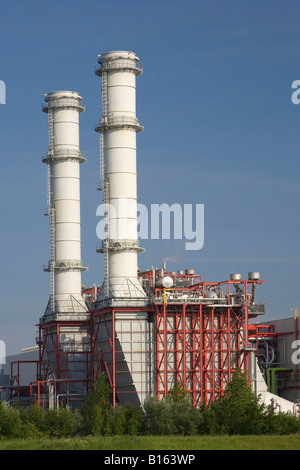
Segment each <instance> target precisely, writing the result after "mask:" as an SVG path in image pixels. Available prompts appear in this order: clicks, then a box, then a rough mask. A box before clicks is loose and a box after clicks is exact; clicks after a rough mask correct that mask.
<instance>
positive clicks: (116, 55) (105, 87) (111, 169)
mask: <svg viewBox="0 0 300 470" xmlns="http://www.w3.org/2000/svg"><path fill="white" fill-rule="evenodd" d="M138 62H139V59H138V57H137V56H136V55H135V54H134V53H133V52H127V51H113V52H107V53H105V54H102V55H100V56H99V58H98V63H99V64H100V66H99V67H98V68H97V69H96V72H95V73H96V75H98V76H101V77H102V117H101V119H100V121H99V123H98V124H97V126H96V128H95V130H96V131H97V132H99V133H100V162H101V176H102V190H103V194H104V197H103V199H104V203H105V206H106V208H107V210H106V222H107V227H106V228H107V230H106V232H105V238H104V240H103V242H102V248H101V249H100V250H99V251H100V252H102V253H104V256H105V262H104V284H103V289H102V292H101V294H100V298H99V300H101V299H102V300H103V299H108V298H109V299H113V302H114V303H116V302H119V303H120V302H121V303H122V302H123V303H125V304H126V303H128V300H130V304H131V305H133V304H132V302H133V301H134V302H135V304H136V305H143V303H144V302H145V299H146V294H145V292H144V290H143V289H142V287H141V284H140V282H139V280H138V277H137V267H138V263H137V254H138V252H139V251H143V249H142V248H140V247H139V242H138V239H137V177H136V133H137V132H139V131H141V130H142V129H143V127H142V126H141V125H140V124H139V122H138V119H137V117H136V76H137V75H140V74H141V73H142V70H141V69H140V68H138V67H137V63H138Z"/></svg>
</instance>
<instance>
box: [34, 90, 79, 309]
mask: <svg viewBox="0 0 300 470" xmlns="http://www.w3.org/2000/svg"><path fill="white" fill-rule="evenodd" d="M81 100H82V98H81V96H79V94H78V93H76V92H73V91H57V92H52V93H48V94H47V95H46V96H45V104H44V105H43V111H44V112H45V113H47V114H48V123H49V149H48V152H47V154H46V156H45V158H44V160H43V161H44V162H45V163H47V164H48V178H49V196H48V205H49V211H48V215H49V216H50V229H51V241H50V248H51V258H50V261H49V264H48V266H47V267H46V268H45V270H46V271H50V275H51V297H50V302H49V305H48V308H47V311H46V315H47V313H48V314H50V313H51V314H57V313H81V312H86V306H85V303H84V301H83V298H82V295H81V272H82V271H83V270H84V269H86V268H84V267H83V263H82V261H81V223H80V171H79V166H80V163H82V162H83V161H85V160H86V159H85V158H83V157H82V155H81V151H80V147H79V113H81V112H82V111H84V107H83V106H82V105H81V104H80V102H81Z"/></svg>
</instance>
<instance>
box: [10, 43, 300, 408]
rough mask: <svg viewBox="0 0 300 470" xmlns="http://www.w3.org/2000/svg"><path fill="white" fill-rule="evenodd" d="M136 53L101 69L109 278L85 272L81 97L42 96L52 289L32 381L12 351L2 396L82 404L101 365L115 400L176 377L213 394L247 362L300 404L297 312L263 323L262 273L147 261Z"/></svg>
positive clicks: (267, 391) (200, 397) (281, 401)
mask: <svg viewBox="0 0 300 470" xmlns="http://www.w3.org/2000/svg"><path fill="white" fill-rule="evenodd" d="M138 64H139V58H138V57H137V56H136V55H135V54H134V53H133V52H130V51H129V52H128V51H113V52H108V53H104V54H102V55H100V56H99V58H98V65H97V68H96V70H95V73H96V75H97V76H98V77H100V79H101V81H102V115H101V118H100V120H99V122H98V123H97V125H96V126H95V131H96V132H97V133H99V136H100V159H99V166H100V171H101V185H100V189H101V190H102V193H103V208H104V211H103V217H104V236H103V241H102V244H101V246H99V247H97V249H96V251H98V252H99V253H101V254H102V255H103V256H104V273H103V282H102V285H101V287H96V285H95V286H92V287H90V288H83V287H82V280H81V273H82V271H84V270H85V269H86V267H85V266H84V263H83V261H82V260H81V231H80V227H81V223H80V164H81V163H84V162H85V161H86V158H85V156H83V155H82V153H81V150H80V143H79V117H80V114H81V113H82V112H83V111H84V106H83V105H82V104H81V102H82V98H81V96H80V95H79V94H78V93H76V92H74V91H57V92H51V93H48V94H47V95H46V96H45V101H44V104H43V112H44V113H46V114H47V116H48V128H49V146H48V151H47V153H46V154H45V155H44V156H43V162H44V163H45V164H46V165H47V171H48V182H49V183H48V211H47V215H48V216H49V219H50V247H51V249H50V260H49V262H48V263H47V264H46V266H45V268H44V269H45V271H47V272H49V275H50V296H49V301H48V303H47V304H46V309H45V312H44V314H43V315H42V316H41V318H40V319H39V323H38V335H37V349H36V350H35V351H34V352H35V355H36V356H35V359H32V358H30V361H29V360H28V361H27V365H28V364H29V363H30V365H31V377H30V378H28V377H27V380H28V382H27V383H24V379H23V378H21V370H22V367H24V366H25V364H26V360H21V359H20V358H15V359H16V360H10V361H7V362H8V364H7V365H6V370H5V374H6V375H7V376H8V375H9V376H10V383H9V385H8V384H5V385H3V386H2V388H1V393H2V397H4V398H3V399H6V400H11V399H19V400H21V401H23V402H24V404H28V403H33V402H38V403H39V405H41V406H45V407H50V408H54V407H56V406H59V405H60V404H64V405H66V404H67V405H69V406H72V407H75V406H78V405H80V404H81V403H82V402H83V401H84V399H85V396H86V393H88V391H89V390H91V388H92V386H93V383H94V382H95V380H96V379H97V378H98V377H99V375H100V374H101V373H102V372H104V373H105V374H106V376H107V379H108V382H109V384H110V387H111V396H112V403H113V405H115V404H116V403H120V404H124V403H126V402H130V403H132V404H135V405H137V406H142V405H143V403H144V401H145V399H147V398H148V397H149V396H150V395H156V396H157V398H158V399H162V398H164V397H166V396H167V394H168V392H169V391H170V390H171V389H172V388H173V387H174V385H175V383H177V382H179V383H181V384H182V385H183V386H184V387H185V389H186V390H187V391H188V392H189V393H190V396H191V400H192V403H193V405H194V406H199V405H200V404H202V403H203V402H205V403H207V404H208V405H209V404H211V403H213V402H214V401H215V400H216V399H217V398H218V397H220V396H221V395H222V394H223V392H224V389H225V387H226V385H227V384H228V383H229V382H230V380H231V378H232V375H233V373H234V372H235V371H236V370H237V369H240V370H242V371H248V372H249V377H250V380H251V382H252V385H253V388H254V389H255V391H256V393H257V394H258V395H260V396H261V399H262V401H263V402H264V403H273V404H274V406H276V407H277V409H278V410H282V411H287V412H290V413H293V414H298V401H299V399H300V392H299V387H300V375H299V374H300V371H299V369H298V365H297V364H295V363H294V362H295V361H294V362H293V359H292V353H293V352H295V350H293V347H295V345H297V343H294V341H297V340H298V336H299V320H298V315H297V311H296V310H295V312H294V317H291V318H290V319H287V320H278V321H274V322H270V323H268V324H265V323H264V321H263V315H264V313H265V305H264V304H262V303H257V302H256V291H257V289H259V288H260V286H261V285H262V284H263V283H264V280H262V279H261V276H260V273H259V272H249V273H247V275H246V276H244V277H243V276H242V275H241V274H240V273H229V274H228V279H227V280H225V281H218V282H206V281H205V279H203V276H202V275H201V274H200V273H196V272H195V271H194V270H193V269H187V268H185V267H184V269H182V267H179V268H180V269H178V271H176V272H170V271H168V270H167V266H166V265H165V264H163V265H162V266H161V267H160V268H154V267H150V268H149V269H148V270H146V271H145V272H141V271H140V270H139V268H138V255H139V254H140V253H142V252H143V247H141V246H140V245H139V240H138V235H137V170H136V160H137V151H136V138H137V133H139V132H140V131H142V130H143V127H142V126H141V125H140V123H139V121H138V118H137V116H136V79H137V77H138V76H140V75H141V74H142V67H139V65H138ZM95 199H96V198H95ZM95 256H97V255H96V254H95ZM141 256H142V255H141ZM96 283H98V280H96ZM254 320H255V322H254ZM9 366H10V371H9Z"/></svg>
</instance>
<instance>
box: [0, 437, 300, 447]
mask: <svg viewBox="0 0 300 470" xmlns="http://www.w3.org/2000/svg"><path fill="white" fill-rule="evenodd" d="M0 450H104V451H107V450H109V451H111V450H127V451H128V450H148V451H155V450H168V451H173V450H174V451H177V450H195V451H196V450H300V435H289V436H286V435H285V436H265V435H264V436H252V435H251V436H187V437H185V436H146V437H145V436H143V437H141V436H114V437H102V436H100V437H92V436H89V437H85V438H82V437H74V438H68V439H15V440H14V439H11V440H7V441H5V440H2V441H0Z"/></svg>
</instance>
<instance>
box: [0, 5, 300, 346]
mask: <svg viewBox="0 0 300 470" xmlns="http://www.w3.org/2000/svg"><path fill="white" fill-rule="evenodd" d="M299 14H300V4H299V2H297V1H296V0H295V1H294V0H287V1H285V2H283V1H278V0H251V1H250V0H244V1H243V2H239V1H237V0H235V1H233V0H226V1H224V0H185V1H184V2H183V1H178V0H160V1H157V0H122V1H121V0H109V1H104V0H98V1H95V0H86V1H85V2H83V1H78V0H72V1H69V0H64V1H57V0H54V1H52V2H51V3H47V2H42V1H33V0H29V1H26V2H24V1H20V0H15V1H14V0H12V1H11V2H5V4H4V2H3V3H2V6H1V16H0V80H3V81H5V83H6V92H7V96H6V104H5V105H0V153H1V172H0V197H1V204H0V215H1V219H0V220H1V231H0V247H1V248H0V249H1V279H0V281H1V296H0V339H1V340H3V341H5V342H6V345H7V352H8V353H9V354H10V353H14V352H17V351H18V350H19V349H20V348H23V347H29V346H32V345H34V344H35V332H36V327H35V324H36V323H37V322H38V319H39V318H40V317H41V316H42V314H43V313H44V310H45V307H46V304H47V301H48V296H49V275H48V274H46V273H44V272H43V271H42V266H43V264H44V263H46V262H47V261H48V259H49V225H48V224H49V220H48V218H46V217H44V216H43V211H44V209H45V207H46V205H47V194H46V167H45V165H44V164H43V163H42V162H41V156H42V154H43V153H45V152H46V151H47V148H48V129H47V118H46V115H44V114H43V113H42V112H41V103H42V101H43V97H44V94H45V93H48V92H50V91H54V90H62V89H65V90H69V89H70V90H75V91H78V92H79V93H80V94H81V95H82V96H83V98H84V101H86V102H87V107H86V112H85V113H84V114H82V115H81V127H80V130H81V134H80V139H81V147H82V149H83V150H86V151H87V156H88V161H87V163H86V164H84V165H82V166H81V196H82V258H83V261H84V263H85V264H86V265H87V266H88V267H89V270H88V271H87V273H84V275H83V282H84V283H85V285H90V284H91V285H92V284H94V283H96V284H101V282H102V272H103V260H102V257H101V255H99V254H97V253H95V246H96V244H97V243H98V239H97V237H96V225H97V223H98V221H99V220H98V218H97V217H96V208H97V206H98V204H99V203H101V194H100V193H99V192H97V190H96V186H97V183H98V181H99V146H98V135H97V134H96V133H95V132H94V123H95V122H96V121H97V120H98V119H99V117H100V115H101V79H99V78H98V77H96V76H95V75H94V67H95V65H96V61H97V55H98V54H101V53H104V52H107V51H110V50H132V51H134V52H135V53H136V54H137V55H138V56H139V57H140V59H141V63H143V64H144V73H143V75H142V76H141V77H139V78H138V80H137V116H138V118H139V120H140V122H141V123H142V124H143V125H144V127H145V130H144V132H142V133H140V134H139V135H138V194H139V202H141V203H144V204H146V205H147V206H149V205H150V204H152V203H163V202H165V203H168V204H172V203H176V202H178V203H181V204H184V203H186V204H204V205H205V242H204V247H203V249H202V250H200V251H197V252H196V251H190V252H188V251H186V250H185V249H184V243H185V241H184V240H182V241H181V240H174V241H172V240H171V241H167V240H152V241H151V240H145V241H143V245H144V247H145V248H146V252H145V253H143V254H141V255H140V256H139V266H140V268H141V269H146V268H149V267H151V266H152V265H154V266H161V263H162V261H163V260H164V259H167V268H168V269H170V270H177V269H185V268H194V269H196V271H197V273H199V274H203V276H204V279H205V280H207V281H222V280H225V279H227V278H228V276H229V274H230V273H232V272H241V273H242V274H243V276H244V277H246V276H247V273H248V272H249V271H260V272H261V276H262V278H263V279H264V280H265V281H266V283H265V284H264V285H263V286H262V287H260V289H259V291H258V299H259V300H261V301H265V302H266V308H267V315H266V317H265V319H266V321H267V320H270V319H273V318H282V317H288V316H290V315H291V308H294V307H300V305H299V303H300V302H299V283H300V265H299V261H300V259H299V258H300V252H299V238H300V217H299V200H300V197H299V196H300V194H299V193H300V189H299V174H300V164H299V122H300V106H296V105H294V104H293V103H292V101H291V95H292V91H293V90H292V89H291V85H292V82H293V81H294V80H298V79H300V61H299V59H300V32H299Z"/></svg>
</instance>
